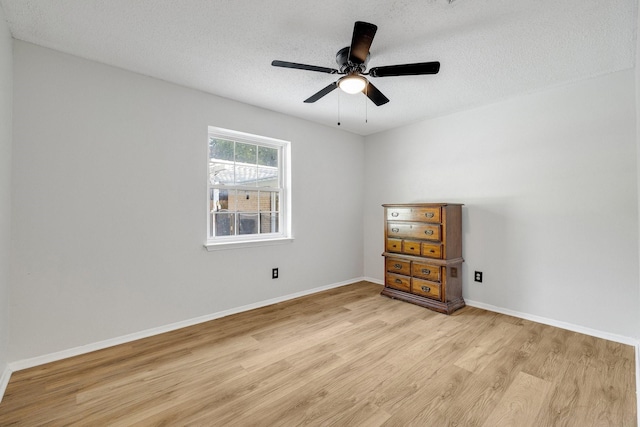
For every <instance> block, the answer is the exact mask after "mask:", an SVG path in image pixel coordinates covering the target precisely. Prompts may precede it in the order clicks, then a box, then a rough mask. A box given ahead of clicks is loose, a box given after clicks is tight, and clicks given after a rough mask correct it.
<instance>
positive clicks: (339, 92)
mask: <svg viewBox="0 0 640 427" xmlns="http://www.w3.org/2000/svg"><path fill="white" fill-rule="evenodd" d="M338 126H340V92H338Z"/></svg>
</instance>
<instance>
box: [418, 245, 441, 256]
mask: <svg viewBox="0 0 640 427" xmlns="http://www.w3.org/2000/svg"><path fill="white" fill-rule="evenodd" d="M422 256H426V257H429V258H436V259H441V258H442V245H441V244H439V243H423V244H422Z"/></svg>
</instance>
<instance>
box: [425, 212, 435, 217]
mask: <svg viewBox="0 0 640 427" xmlns="http://www.w3.org/2000/svg"><path fill="white" fill-rule="evenodd" d="M424 216H426V217H427V218H433V212H427V213H425V214H424Z"/></svg>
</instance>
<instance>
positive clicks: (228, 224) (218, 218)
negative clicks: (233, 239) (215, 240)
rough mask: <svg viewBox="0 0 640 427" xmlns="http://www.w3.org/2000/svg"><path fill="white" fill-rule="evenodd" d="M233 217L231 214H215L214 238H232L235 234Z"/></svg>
mask: <svg viewBox="0 0 640 427" xmlns="http://www.w3.org/2000/svg"><path fill="white" fill-rule="evenodd" d="M235 217H236V215H235V214H233V213H228V212H225V213H215V214H214V223H215V230H216V231H215V235H216V236H233V235H234V234H235V232H234V230H235Z"/></svg>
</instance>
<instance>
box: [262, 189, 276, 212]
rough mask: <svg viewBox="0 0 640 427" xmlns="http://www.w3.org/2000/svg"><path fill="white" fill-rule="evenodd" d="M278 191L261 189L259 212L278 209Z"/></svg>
mask: <svg viewBox="0 0 640 427" xmlns="http://www.w3.org/2000/svg"><path fill="white" fill-rule="evenodd" d="M278 196H279V192H278V191H261V192H260V212H265V211H269V212H272V211H279V210H280V206H279V205H280V203H278V202H279V197H278Z"/></svg>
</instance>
